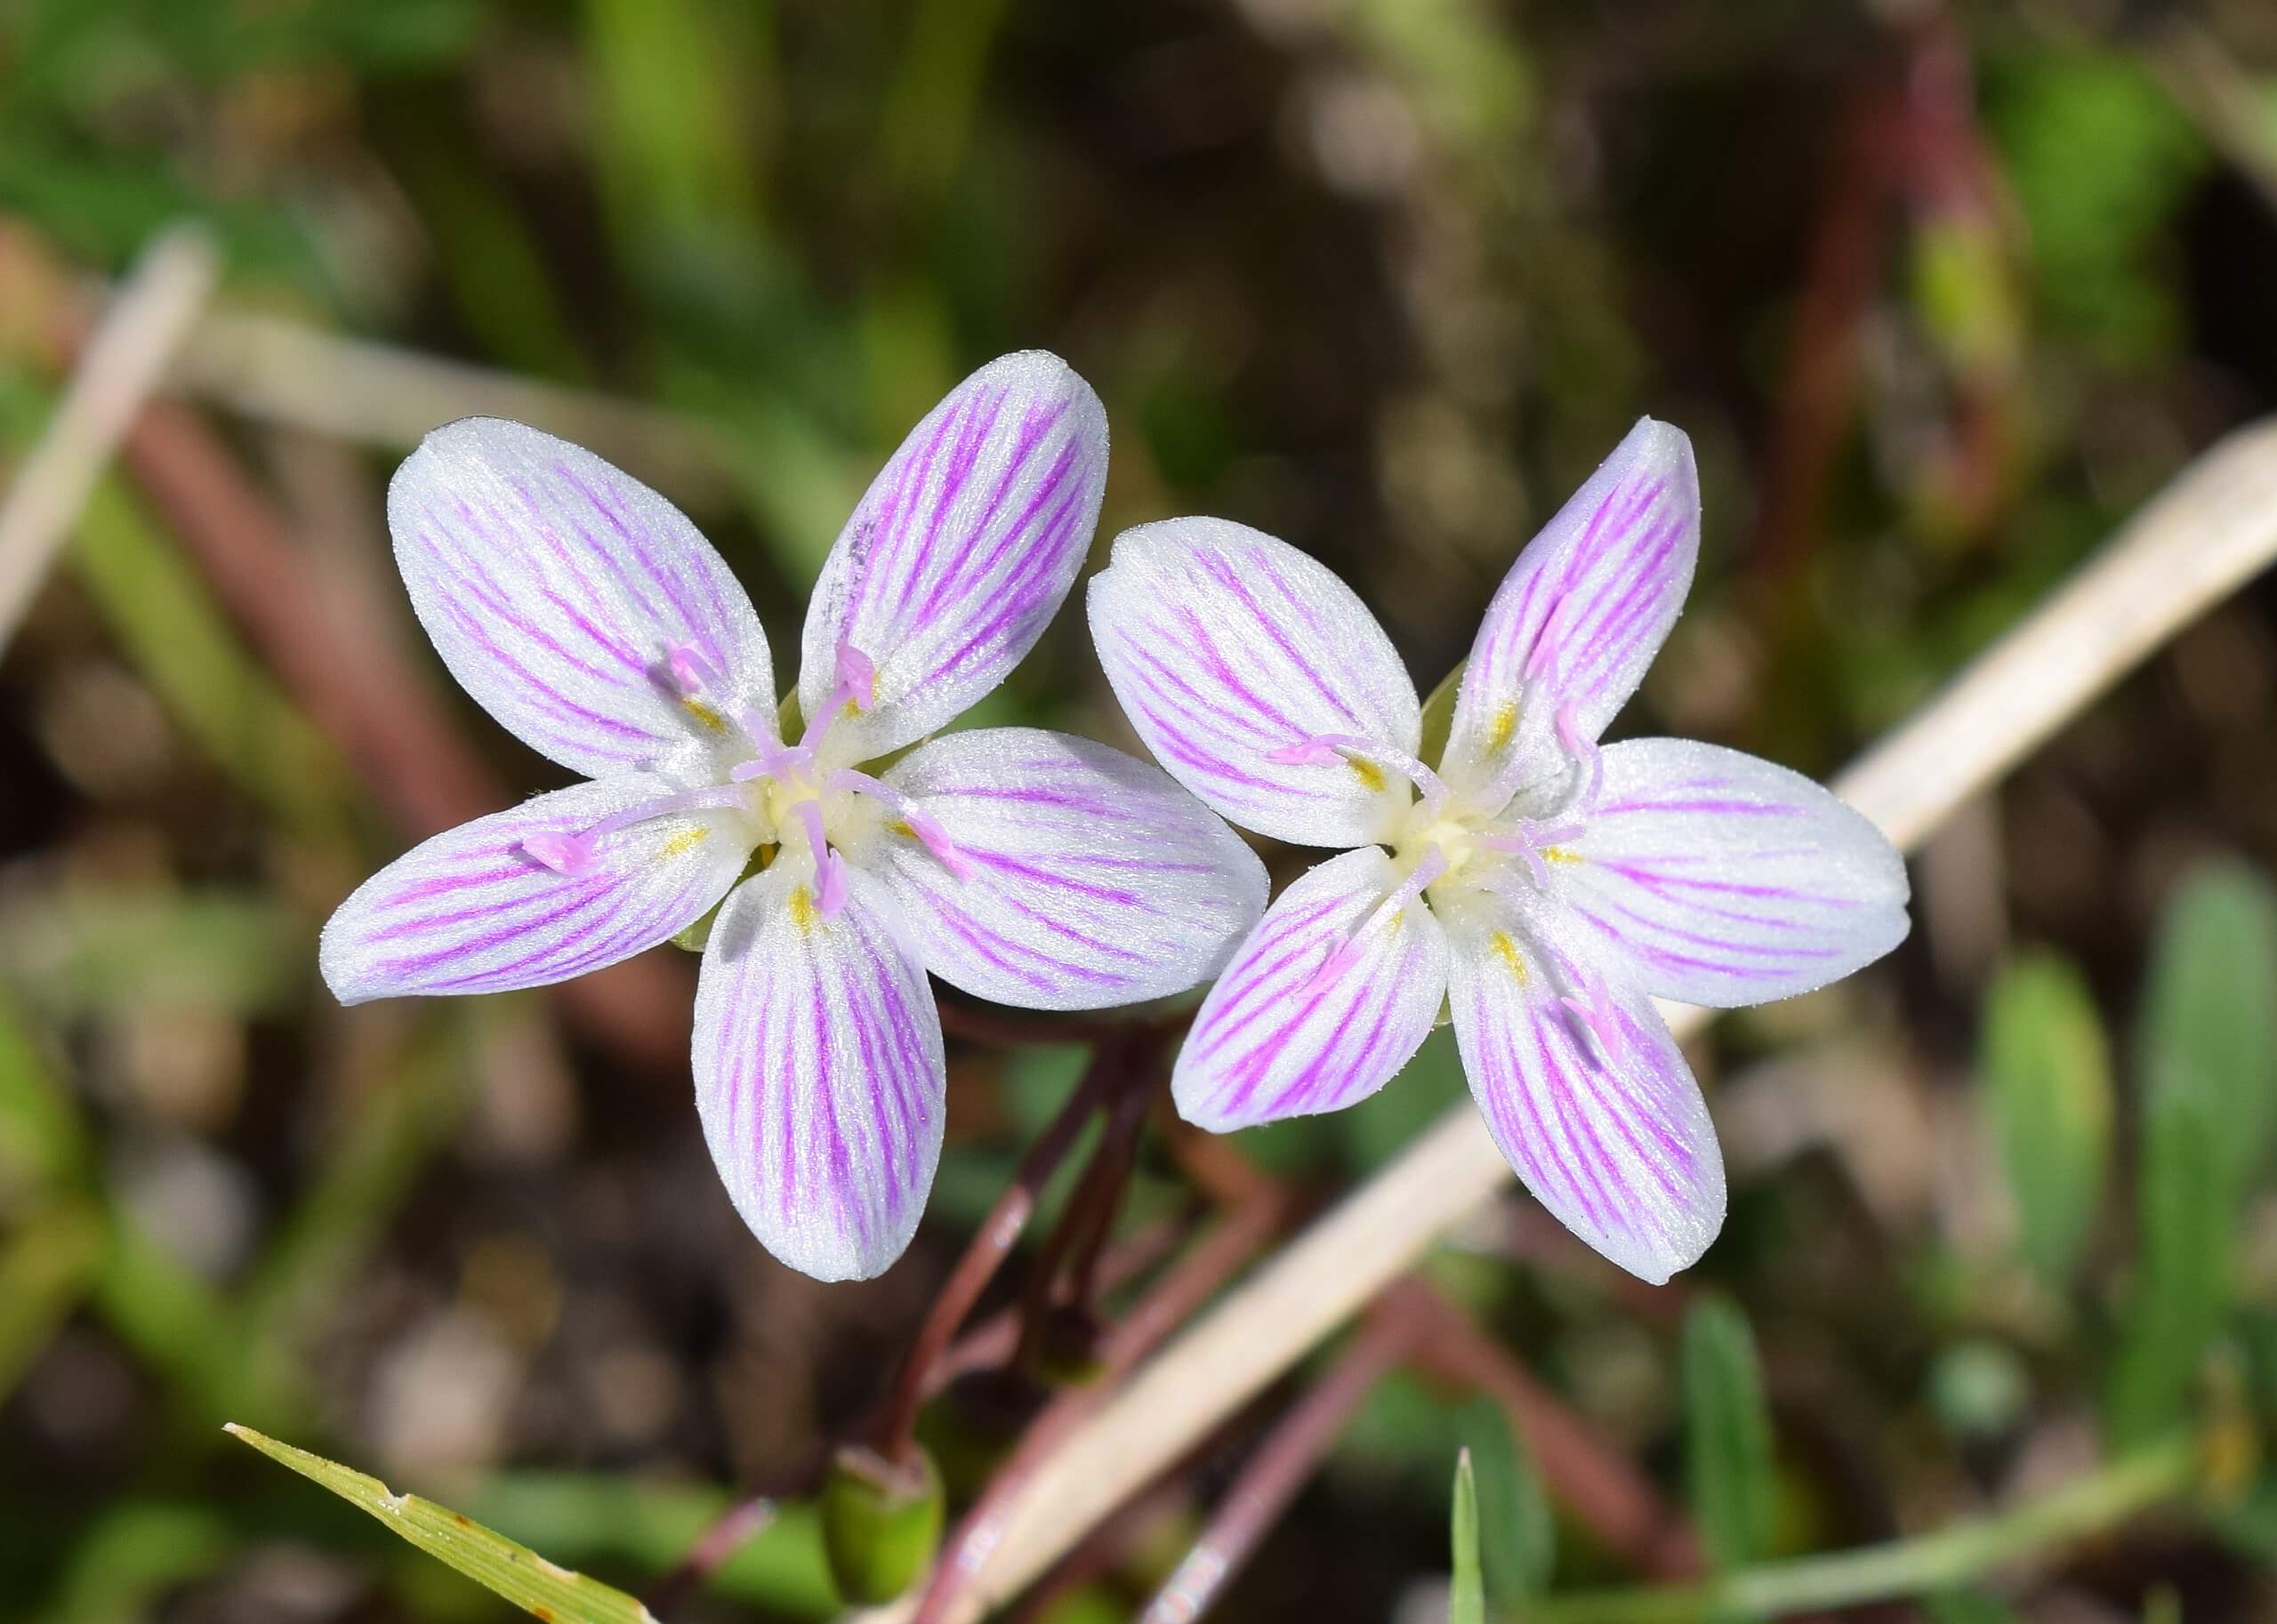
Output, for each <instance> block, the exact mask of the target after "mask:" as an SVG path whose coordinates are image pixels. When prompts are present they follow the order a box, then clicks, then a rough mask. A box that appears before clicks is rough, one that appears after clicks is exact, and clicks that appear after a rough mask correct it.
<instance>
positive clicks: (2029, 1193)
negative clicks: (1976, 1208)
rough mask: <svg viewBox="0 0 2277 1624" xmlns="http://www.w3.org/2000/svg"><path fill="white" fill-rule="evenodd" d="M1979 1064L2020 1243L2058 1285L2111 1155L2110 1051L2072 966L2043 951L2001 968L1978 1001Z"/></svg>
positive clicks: (2087, 1224) (2067, 1273) (2096, 1203)
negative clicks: (1980, 1020) (1980, 1007)
mask: <svg viewBox="0 0 2277 1624" xmlns="http://www.w3.org/2000/svg"><path fill="white" fill-rule="evenodd" d="M1978 1069H1979V1071H1980V1072H1981V1073H1982V1076H1983V1089H1982V1091H1981V1093H1980V1096H1979V1098H1980V1101H1981V1107H1982V1109H1983V1114H1984V1118H1985V1128H1986V1130H1987V1133H1988V1136H1989V1138H1991V1142H1992V1144H1993V1145H1994V1146H1996V1147H1997V1149H1998V1151H1999V1158H2000V1167H2001V1171H2002V1173H2003V1174H2004V1175H2005V1177H2006V1178H2007V1186H2008V1193H2009V1195H2010V1197H2011V1199H2012V1200H2013V1201H2014V1202H2015V1203H2016V1229H2017V1236H2016V1238H2017V1243H2018V1247H2019V1249H2020V1250H2022V1252H2023V1254H2024V1261H2025V1262H2026V1263H2027V1264H2029V1265H2030V1266H2032V1269H2033V1270H2034V1271H2035V1272H2037V1273H2038V1274H2040V1277H2041V1278H2042V1279H2044V1280H2046V1281H2047V1282H2048V1283H2049V1284H2051V1285H2054V1286H2058V1287H2061V1286H2062V1285H2064V1283H2065V1282H2067V1281H2069V1280H2070V1279H2071V1277H2072V1271H2073V1270H2074V1269H2075V1268H2076V1267H2077V1266H2079V1261H2080V1251H2081V1250H2082V1249H2083V1248H2084V1247H2085V1246H2086V1244H2087V1241H2088V1233H2089V1231H2090V1229H2091V1228H2092V1226H2093V1225H2094V1223H2095V1218H2096V1210H2098V1208H2099V1207H2100V1206H2101V1204H2102V1201H2103V1191H2104V1174H2105V1169H2106V1167H2107V1165H2108V1163H2109V1162H2110V1159H2111V1120H2112V1081H2111V1049H2110V1044H2109V1042H2108V1041H2107V1040H2106V1039H2105V1037H2104V1029H2103V1023H2102V1021H2101V1020H2100V1019H2099V1018H2098V1017H2097V1016H2096V1007H2095V1001H2094V999H2093V998H2092V997H2091V996H2090V995H2089V993H2088V985H2087V982H2086V980H2085V979H2084V978H2083V977H2081V976H2080V972H2079V971H2078V969H2075V968H2074V967H2073V966H2072V964H2071V963H2069V962H2068V961H2064V960H2062V959H2059V958H2056V957H2054V956H2052V955H2043V956H2039V957H2034V958H2029V959H2025V960H2024V961H2020V962H2018V963H2017V964H2016V965H2015V966H2013V967H2012V968H2010V969H2007V971H2005V972H2003V973H2002V975H2001V976H2000V977H1999V979H1998V980H1997V981H1995V982H1994V983H1993V985H1992V988H1991V992H1990V993H1989V994H1988V995H1987V996H1986V999H1985V1006H1984V1025H1983V1034H1982V1036H1981V1038H1980V1041H1979V1044H1978Z"/></svg>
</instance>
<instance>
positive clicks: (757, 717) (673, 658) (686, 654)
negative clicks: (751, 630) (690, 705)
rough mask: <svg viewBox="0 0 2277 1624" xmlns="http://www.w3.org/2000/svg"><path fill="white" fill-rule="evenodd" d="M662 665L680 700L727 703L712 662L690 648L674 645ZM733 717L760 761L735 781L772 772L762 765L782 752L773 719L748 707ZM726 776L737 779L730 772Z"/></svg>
mask: <svg viewBox="0 0 2277 1624" xmlns="http://www.w3.org/2000/svg"><path fill="white" fill-rule="evenodd" d="M664 664H665V665H666V666H667V667H668V668H669V669H670V670H671V671H672V681H673V682H675V683H676V684H678V685H679V687H680V697H681V698H683V699H704V698H705V697H706V696H707V695H708V696H709V697H710V698H712V699H713V700H717V701H720V703H725V702H726V700H727V698H728V685H727V683H726V682H725V681H724V680H722V679H721V678H720V673H719V672H718V671H714V670H712V663H711V662H710V661H708V660H706V659H705V658H704V656H703V655H700V654H698V653H697V652H696V649H695V647H693V646H692V645H690V644H687V643H676V644H674V645H673V646H672V648H671V649H669V650H668V651H666V653H665V655H664ZM735 716H736V721H738V722H740V723H741V724H742V725H743V730H744V733H745V734H746V735H748V736H750V739H751V742H752V744H754V745H756V746H757V747H758V749H759V760H760V763H761V764H762V765H761V766H760V767H759V768H757V769H756V770H754V771H752V772H745V773H743V775H742V777H740V778H736V782H737V783H741V782H742V781H743V779H744V778H755V777H757V776H759V775H760V773H761V772H768V773H771V772H772V771H773V770H774V769H773V768H771V767H768V766H765V765H764V763H766V762H768V761H769V760H772V759H774V758H775V757H776V756H778V755H779V754H780V752H781V749H782V745H781V741H779V740H778V739H777V738H776V736H775V719H774V717H772V716H771V715H769V714H768V712H765V711H760V710H754V709H752V708H749V707H744V708H741V709H738V710H737V711H736V713H735ZM745 765H746V766H748V765H750V764H749V763H746V764H745ZM738 770H740V769H738ZM728 776H730V777H735V776H736V775H735V774H733V773H731V774H729V775H728Z"/></svg>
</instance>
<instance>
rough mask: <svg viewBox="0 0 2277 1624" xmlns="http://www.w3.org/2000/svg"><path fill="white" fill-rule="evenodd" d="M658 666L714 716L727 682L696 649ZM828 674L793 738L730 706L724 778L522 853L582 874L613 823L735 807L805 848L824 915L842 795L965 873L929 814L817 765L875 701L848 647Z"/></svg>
mask: <svg viewBox="0 0 2277 1624" xmlns="http://www.w3.org/2000/svg"><path fill="white" fill-rule="evenodd" d="M665 666H666V669H668V670H669V671H671V672H672V680H673V682H674V683H675V684H676V685H677V686H678V687H679V688H680V702H681V703H683V704H685V705H687V706H688V708H689V709H690V710H692V711H695V712H696V713H697V714H698V715H699V716H700V717H706V718H711V719H714V720H717V719H719V718H720V707H719V705H718V704H716V703H714V701H716V700H718V699H719V698H720V697H721V696H723V695H725V694H726V693H727V685H726V684H725V683H724V682H722V681H721V680H720V677H719V674H718V673H717V672H716V671H713V670H712V667H711V665H710V663H708V662H707V661H705V660H704V656H703V655H700V654H698V653H697V652H696V650H695V649H693V648H690V647H685V646H682V647H676V648H673V649H672V650H671V651H670V652H669V653H668V654H667V655H666V656H665ZM837 671H838V680H837V682H836V684H835V685H834V686H833V687H832V689H831V691H830V695H829V697H828V698H826V699H825V701H824V702H823V703H822V704H821V705H820V706H819V707H817V714H816V715H815V716H813V717H811V718H809V720H808V722H807V725H806V728H805V730H804V731H803V732H802V733H801V735H800V737H799V742H798V743H797V744H777V743H776V742H775V728H774V727H773V725H772V721H771V719H769V718H768V717H765V716H762V715H760V714H759V713H758V712H752V711H749V710H743V711H737V712H735V713H734V714H735V716H736V720H737V721H738V722H739V723H740V724H741V725H742V727H743V730H744V736H746V738H747V739H748V740H749V741H750V743H751V744H752V751H753V753H752V755H751V757H750V758H749V759H747V760H743V761H740V762H737V763H736V765H735V766H734V767H732V768H728V782H727V783H725V784H708V785H704V786H701V787H699V788H696V789H692V790H686V791H682V792H679V793H677V794H672V795H665V796H660V797H659V798H657V799H656V800H650V801H644V802H642V803H641V804H640V805H639V806H636V807H631V808H626V809H625V810H624V811H623V812H619V813H616V814H614V815H612V816H609V817H607V818H604V819H602V820H601V821H600V822H599V823H598V824H594V825H593V826H592V827H591V828H590V829H586V830H583V831H581V832H578V833H575V834H553V833H546V834H536V835H533V836H531V837H530V838H529V839H528V840H525V841H523V842H522V849H523V851H525V852H526V853H527V854H528V855H529V856H531V857H532V858H533V859H535V861H537V862H538V863H541V864H543V865H544V866H546V867H547V868H550V869H551V870H553V871H554V872H556V873H559V874H582V873H584V872H588V871H590V870H591V867H592V864H593V861H594V858H595V856H597V855H598V851H599V841H600V840H601V838H602V837H603V836H605V835H607V834H610V833H613V832H616V831H617V830H619V829H624V828H628V827H630V826H632V824H639V823H645V822H647V821H648V819H650V818H656V817H665V816H672V815H674V814H685V813H688V812H691V811H703V810H729V811H732V810H740V811H744V812H746V813H748V814H750V815H751V816H752V818H753V819H754V820H755V822H756V823H757V824H758V827H759V829H760V831H761V833H760V842H761V843H765V842H767V841H770V840H771V841H773V842H775V843H776V844H781V845H790V844H792V843H793V840H794V839H795V840H799V841H801V842H802V843H803V844H804V845H805V847H806V849H807V853H808V856H809V857H810V858H811V859H812V861H813V863H814V865H815V892H816V895H815V901H816V904H817V906H819V908H820V909H821V912H822V914H823V917H824V918H825V919H828V918H831V917H833V916H834V915H835V914H836V913H837V912H839V910H840V909H841V908H843V907H844V906H845V905H846V859H845V857H844V856H842V855H841V853H840V852H839V850H838V849H837V848H836V846H835V845H834V844H833V841H832V840H831V838H830V824H831V822H832V820H831V819H830V818H829V817H828V816H825V814H826V812H827V811H828V810H831V809H836V810H837V811H839V812H840V814H841V818H842V816H843V813H844V810H845V805H846V803H845V799H844V798H846V797H849V796H857V795H858V796H862V797H865V798H866V799H868V800H873V801H875V802H877V803H879V804H880V805H881V807H883V808H885V809H886V810H887V811H888V812H889V814H891V816H893V817H894V818H895V819H896V820H897V826H898V827H899V828H900V829H902V830H904V831H905V832H907V833H908V834H910V835H911V836H912V837H913V838H914V839H916V840H919V841H920V842H921V843H922V844H923V845H924V847H925V848H926V849H927V850H929V851H930V852H931V853H932V854H933V856H935V857H937V858H938V859H939V860H940V862H941V863H942V864H943V865H944V866H945V867H946V868H947V869H948V871H949V872H951V873H952V874H953V875H955V876H956V877H957V878H958V879H960V880H962V879H964V878H966V877H967V876H968V875H970V873H971V872H972V865H971V864H970V862H969V861H967V860H966V858H965V856H964V855H963V854H962V853H961V852H960V851H959V850H958V849H957V848H956V845H955V843H954V842H953V841H952V840H950V839H949V836H948V832H947V831H946V830H945V829H943V828H942V826H941V824H940V822H939V820H938V819H937V818H935V817H934V816H932V815H931V814H929V813H928V812H926V811H925V810H924V809H923V808H921V807H919V806H918V805H917V804H916V802H914V801H913V800H910V798H909V797H908V796H906V795H904V794H902V793H901V792H899V791H898V790H896V789H895V788H893V787H892V786H891V785H890V784H886V783H885V782H884V781H882V780H881V779H878V778H874V777H872V776H870V775H869V774H868V773H865V772H859V771H857V770H856V769H854V768H845V767H835V768H833V767H825V765H824V764H823V762H824V758H823V751H822V746H823V743H824V741H825V738H827V736H829V733H830V729H831V727H832V725H833V723H835V722H836V721H837V720H840V719H841V717H845V716H850V715H854V714H856V713H858V712H864V711H867V710H868V709H869V708H870V707H871V706H872V705H873V704H875V703H877V692H878V671H877V667H876V666H875V665H873V663H871V662H870V659H869V657H868V656H867V655H864V654H863V653H862V651H861V650H859V649H858V648H856V647H854V646H853V645H852V644H851V643H847V644H841V646H840V647H839V650H838V660H837ZM707 725H708V724H707Z"/></svg>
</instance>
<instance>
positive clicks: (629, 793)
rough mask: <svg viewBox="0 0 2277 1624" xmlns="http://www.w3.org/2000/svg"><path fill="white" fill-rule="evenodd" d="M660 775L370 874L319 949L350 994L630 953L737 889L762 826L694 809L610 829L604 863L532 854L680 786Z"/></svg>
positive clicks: (430, 989)
mask: <svg viewBox="0 0 2277 1624" xmlns="http://www.w3.org/2000/svg"><path fill="white" fill-rule="evenodd" d="M670 792H672V785H671V784H669V783H667V782H665V781H664V780H663V779H660V778H654V777H640V776H634V777H627V778H618V779H610V780H605V781H602V782H600V783H594V784H572V785H571V786H570V787H569V788H567V789H566V790H555V791H553V792H551V793H550V794H545V795H540V796H538V797H536V798H535V800H527V801H524V802H523V803H522V804H521V805H520V806H519V807H514V808H510V809H509V810H507V811H504V812H494V813H492V814H491V815H490V816H488V817H480V818H477V819H476V820H475V821H474V822H472V823H471V824H461V825H459V827H457V828H456V829H450V830H446V831H445V832H443V833H441V834H439V835H437V836H435V837H434V838H433V839H432V840H428V841H426V842H425V843H424V844H422V845H420V846H418V847H415V848H413V849H412V850H411V851H409V852H407V853H406V854H405V855H404V856H400V857H398V858H397V859H396V860H395V861H394V862H393V863H390V864H388V866H387V867H385V868H383V869H382V870H381V871H380V872H378V873H376V874H374V875H373V876H372V878H371V879H369V880H366V881H365V882H364V883H363V884H362V885H361V886H360V887H358V888H357V890H356V893H355V894H354V895H353V896H350V897H349V899H348V900H347V901H346V902H344V903H342V904H340V908H339V911H338V912H335V913H334V915H333V916H332V918H331V920H330V921H328V922H327V923H326V926H325V928H324V939H323V942H322V945H321V946H320V948H319V950H318V964H319V966H320V967H321V969H323V972H324V978H325V983H326V985H328V986H330V987H331V988H332V990H333V992H334V993H335V994H336V995H338V997H339V999H340V1001H341V1002H342V1003H345V1004H358V1003H362V1002H364V1001H366V1000H367V999H373V998H394V997H398V996H400V995H403V994H406V993H503V992H506V991H508V990H510V989H512V988H515V987H534V986H543V985H546V984H548V983H550V982H555V981H563V980H567V978H568V977H572V976H582V975H583V974H584V973H585V972H586V971H588V970H597V969H600V968H601V967H602V966H604V965H608V964H615V963H616V961H618V960H620V959H629V958H631V957H632V955H633V954H634V953H639V952H640V950H641V949H643V948H646V947H653V946H655V945H656V944H657V943H659V942H662V941H664V939H665V938H666V937H671V936H672V935H673V934H675V933H676V932H678V931H680V930H683V929H687V928H688V926H689V925H691V924H694V923H695V922H696V920H697V919H699V918H701V917H702V916H703V914H704V911H705V910H706V909H708V908H709V907H711V906H712V904H713V903H715V902H718V901H719V900H720V897H722V896H725V895H727V890H728V887H729V886H731V885H733V884H734V883H735V880H736V875H737V874H739V873H741V872H743V867H744V861H745V860H746V859H747V858H748V857H749V856H750V855H751V848H752V840H753V838H754V833H753V831H752V828H751V827H750V824H749V820H748V819H746V818H744V816H741V815H740V814H737V813H734V812H724V811H712V812H702V811H699V812H683V813H677V814H673V815H672V816H664V817H656V818H652V819H648V820H647V821H644V822H641V823H639V824H632V826H630V827H628V828H624V829H620V830H618V831H616V832H614V833H611V834H605V835H602V836H601V837H599V839H598V840H595V841H594V842H593V846H592V859H591V864H590V865H588V866H585V867H583V869H582V870H581V872H577V873H575V874H564V873H558V872H555V871H554V870H553V869H551V868H549V867H547V866H546V865H545V864H543V863H541V862H540V861H538V859H537V858H536V857H535V856H531V855H530V853H529V851H528V850H527V849H526V848H525V845H524V842H526V841H529V840H536V841H538V842H539V845H540V847H541V848H543V846H544V844H545V841H546V840H547V837H549V836H551V837H561V838H567V837H571V836H575V835H578V834H581V833H583V832H585V831H586V830H589V829H591V828H592V827H593V826H594V825H595V824H599V822H600V821H601V820H602V819H604V818H606V817H608V816H610V815H612V814H614V813H619V812H623V811H625V810H627V809H628V808H634V807H638V806H640V805H641V804H642V803H644V802H647V801H650V800H655V799H656V798H657V797H658V796H660V795H664V794H669V793H670Z"/></svg>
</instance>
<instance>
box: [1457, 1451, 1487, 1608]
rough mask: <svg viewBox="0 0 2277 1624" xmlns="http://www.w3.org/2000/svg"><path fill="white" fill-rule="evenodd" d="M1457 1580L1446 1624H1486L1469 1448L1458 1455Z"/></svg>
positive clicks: (1476, 1505)
mask: <svg viewBox="0 0 2277 1624" xmlns="http://www.w3.org/2000/svg"><path fill="white" fill-rule="evenodd" d="M1452 1539H1453V1541H1454V1563H1455V1574H1454V1583H1453V1585H1452V1587H1450V1588H1449V1590H1448V1594H1447V1624H1486V1580H1485V1575H1484V1572H1483V1571H1482V1569H1481V1566H1480V1563H1479V1556H1478V1483H1477V1480H1476V1478H1475V1477H1473V1476H1472V1475H1471V1468H1470V1451H1468V1450H1465V1451H1462V1453H1460V1455H1457V1456H1456V1457H1455V1509H1454V1526H1453V1529H1452Z"/></svg>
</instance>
